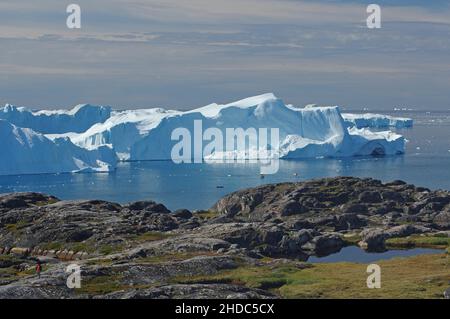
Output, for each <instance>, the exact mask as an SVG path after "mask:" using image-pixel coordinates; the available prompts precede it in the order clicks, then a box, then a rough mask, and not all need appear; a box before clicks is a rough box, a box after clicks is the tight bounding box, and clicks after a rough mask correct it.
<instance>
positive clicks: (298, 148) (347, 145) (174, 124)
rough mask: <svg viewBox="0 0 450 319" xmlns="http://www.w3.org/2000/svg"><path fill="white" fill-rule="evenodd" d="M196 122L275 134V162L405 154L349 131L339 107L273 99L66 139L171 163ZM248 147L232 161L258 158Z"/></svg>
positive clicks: (139, 114) (140, 114) (147, 118)
mask: <svg viewBox="0 0 450 319" xmlns="http://www.w3.org/2000/svg"><path fill="white" fill-rule="evenodd" d="M195 121H201V123H202V129H203V130H207V129H208V128H217V129H219V130H220V131H221V132H222V134H223V135H224V136H226V132H225V131H226V129H227V128H242V129H244V130H247V129H250V128H254V129H257V130H258V129H260V128H267V129H270V128H278V129H279V138H280V140H279V144H280V147H279V149H277V151H276V154H277V156H278V157H280V158H289V159H295V158H314V157H349V156H368V155H395V154H401V153H403V152H404V148H405V139H404V138H403V137H402V136H401V135H398V134H395V133H392V132H371V131H369V130H367V129H356V128H348V125H347V124H346V122H345V120H344V118H343V117H342V115H341V113H340V111H339V108H338V107H314V108H312V107H311V108H295V107H293V106H290V105H285V104H284V103H283V102H282V101H281V100H280V99H278V98H276V97H275V96H274V95H273V94H264V95H260V96H256V97H252V98H247V99H244V100H241V101H238V102H234V103H230V104H224V105H221V104H211V105H208V106H205V107H202V108H198V109H195V110H191V111H187V112H179V111H166V110H162V109H150V110H137V111H122V112H116V113H113V114H112V116H111V118H109V119H108V120H106V121H105V122H104V123H101V124H96V125H94V126H93V127H91V128H90V129H89V130H87V131H86V132H84V133H81V134H75V135H73V134H72V135H68V136H70V138H71V140H72V141H73V142H74V143H75V144H77V145H79V146H81V147H84V148H88V149H90V148H95V147H98V146H100V145H103V144H110V145H112V146H113V147H114V148H115V150H116V152H117V153H118V154H119V157H120V158H121V159H123V160H170V159H171V150H172V148H173V146H174V145H175V144H176V143H177V141H172V140H171V134H172V132H173V131H174V130H175V129H177V128H186V129H187V130H189V131H190V132H192V135H194V123H195ZM247 146H248V152H241V153H239V152H238V153H235V154H234V156H236V157H237V158H244V157H245V158H247V159H248V157H249V154H250V155H251V154H253V157H257V158H261V154H260V153H258V152H254V151H255V150H256V151H257V150H258V143H257V141H256V140H252V139H250V140H249V141H248V144H247ZM270 146H271V145H269V147H270ZM192 147H194V146H192ZM192 154H194V152H192ZM216 155H217V157H220V156H221V154H216ZM271 156H273V152H272V153H271ZM214 157H215V156H214V154H212V156H209V158H214ZM251 157H252V156H251Z"/></svg>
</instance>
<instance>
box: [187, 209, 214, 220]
mask: <svg viewBox="0 0 450 319" xmlns="http://www.w3.org/2000/svg"><path fill="white" fill-rule="evenodd" d="M193 215H194V216H195V217H198V218H200V219H203V220H208V219H212V218H215V217H217V216H219V213H218V212H214V211H211V210H201V211H197V212H194V214H193Z"/></svg>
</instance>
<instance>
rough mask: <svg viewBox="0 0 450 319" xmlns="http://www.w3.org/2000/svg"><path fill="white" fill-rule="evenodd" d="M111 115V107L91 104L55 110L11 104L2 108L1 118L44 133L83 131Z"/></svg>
mask: <svg viewBox="0 0 450 319" xmlns="http://www.w3.org/2000/svg"><path fill="white" fill-rule="evenodd" d="M110 116H111V108H110V107H108V106H94V105H90V104H80V105H77V106H75V107H74V108H73V109H71V110H55V111H30V110H29V109H27V108H24V107H16V106H14V105H10V104H6V105H5V107H3V108H0V119H2V120H6V121H8V122H10V123H12V124H14V125H16V126H19V127H26V128H31V129H32V130H34V131H37V132H40V133H44V134H58V133H67V132H75V133H82V132H84V131H86V130H87V129H88V128H90V127H91V126H92V125H94V124H96V123H102V122H104V121H106V120H107V119H108V118H109V117H110Z"/></svg>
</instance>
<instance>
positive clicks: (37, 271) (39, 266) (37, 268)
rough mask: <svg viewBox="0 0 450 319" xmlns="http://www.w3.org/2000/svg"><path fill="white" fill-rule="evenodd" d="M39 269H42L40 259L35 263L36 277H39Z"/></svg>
mask: <svg viewBox="0 0 450 319" xmlns="http://www.w3.org/2000/svg"><path fill="white" fill-rule="evenodd" d="M41 270H42V266H41V261H40V260H38V261H37V263H36V274H37V275H38V278H41Z"/></svg>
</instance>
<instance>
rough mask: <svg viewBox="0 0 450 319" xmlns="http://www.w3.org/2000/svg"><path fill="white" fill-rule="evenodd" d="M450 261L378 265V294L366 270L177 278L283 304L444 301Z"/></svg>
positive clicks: (279, 270)
mask: <svg viewBox="0 0 450 319" xmlns="http://www.w3.org/2000/svg"><path fill="white" fill-rule="evenodd" d="M448 258H449V257H448V256H446V255H445V254H441V255H422V256H416V257H410V258H397V259H392V260H386V261H380V262H378V264H379V265H380V266H381V269H382V288H381V289H368V288H367V286H366V280H367V273H366V267H367V265H365V264H358V263H330V264H314V265H312V267H307V268H304V269H300V268H298V267H296V266H295V265H294V264H292V265H285V266H271V265H266V266H259V267H258V266H251V267H249V266H242V267H239V268H237V269H234V270H230V271H224V272H220V273H219V274H216V275H213V276H198V277H190V278H188V277H186V278H177V279H176V281H177V282H181V283H194V282H229V283H234V284H241V285H246V286H248V287H255V288H263V289H268V290H270V291H272V292H274V293H276V294H278V295H280V296H281V297H283V298H442V293H443V291H444V290H445V289H446V288H448V280H449V276H450V264H449V259H448Z"/></svg>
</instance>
